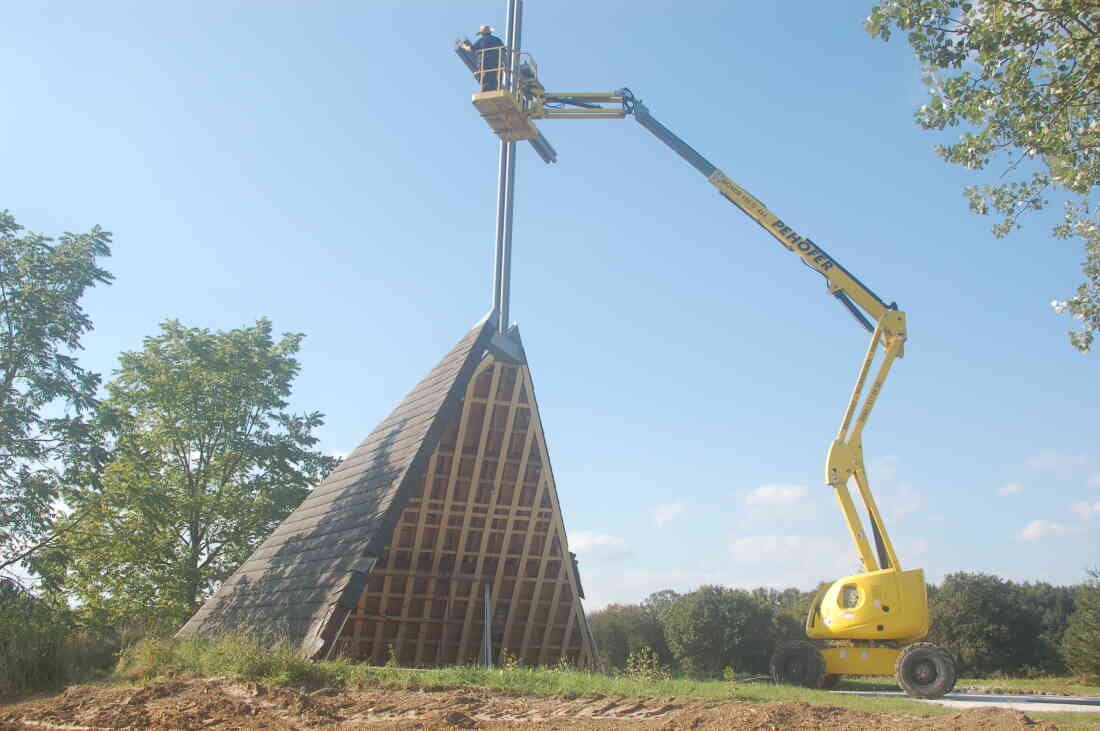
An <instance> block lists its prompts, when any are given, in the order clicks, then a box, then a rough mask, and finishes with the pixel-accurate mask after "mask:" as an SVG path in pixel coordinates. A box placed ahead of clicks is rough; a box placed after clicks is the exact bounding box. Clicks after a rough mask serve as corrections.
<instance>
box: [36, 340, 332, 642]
mask: <svg viewBox="0 0 1100 731" xmlns="http://www.w3.org/2000/svg"><path fill="white" fill-rule="evenodd" d="M302 337H303V336H302V335H300V334H287V335H284V336H282V338H281V339H280V340H278V341H275V340H274V339H273V338H272V332H271V323H270V322H269V321H268V320H266V319H264V320H259V321H258V322H257V323H256V324H255V325H252V326H250V327H243V328H239V329H236V330H229V331H226V332H210V331H209V330H205V329H198V328H188V327H184V326H183V325H181V324H180V323H179V322H176V321H174V320H173V321H168V322H165V323H164V324H163V325H162V326H161V332H160V334H159V335H156V336H154V337H149V338H146V339H145V342H144V347H143V348H142V350H140V351H137V352H126V353H123V354H122V355H121V356H120V360H119V368H118V370H117V371H116V373H115V378H114V380H113V381H112V382H111V383H110V384H108V392H109V396H108V398H106V399H105V401H104V403H103V410H102V413H103V417H102V421H101V424H102V428H103V434H104V438H105V440H106V442H107V445H106V446H108V447H109V448H110V449H111V452H112V459H111V460H110V462H109V463H108V464H107V466H106V467H105V469H104V470H103V475H102V479H101V480H100V484H99V485H98V486H97V487H95V488H94V489H87V488H86V489H73V490H70V491H69V492H68V493H67V494H66V500H67V501H68V502H69V503H70V504H72V505H73V506H75V507H76V508H77V509H78V510H84V511H85V512H86V514H87V517H86V518H85V520H84V522H83V523H82V525H81V526H79V528H77V529H76V530H74V531H72V532H71V533H69V534H68V536H67V538H66V540H65V542H64V544H63V545H62V546H61V547H59V549H58V550H56V551H52V552H51V553H49V554H46V557H45V559H44V561H43V566H42V569H43V573H44V575H46V576H47V577H49V579H50V580H51V582H52V584H53V585H54V586H57V587H59V588H61V589H65V590H68V591H70V592H71V593H72V594H73V595H75V596H76V597H77V598H78V599H79V601H80V603H81V605H82V606H83V608H84V610H85V611H86V612H88V613H90V614H91V615H93V616H94V617H95V618H96V619H98V620H101V621H104V622H111V623H117V622H120V621H142V622H144V623H149V621H150V620H151V619H152V620H155V622H154V624H159V625H161V626H162V627H165V628H168V627H173V626H175V625H177V624H178V623H179V622H181V621H183V620H185V619H186V618H187V616H188V615H189V614H190V613H192V612H193V611H194V610H195V609H196V608H197V607H198V606H199V604H200V603H201V602H202V601H203V600H204V599H205V598H206V597H208V596H209V595H210V594H211V593H212V592H213V591H214V590H215V589H216V587H217V586H218V584H219V583H220V582H221V581H223V580H224V579H225V578H226V577H227V576H228V575H229V574H230V573H231V572H232V571H233V570H234V569H236V568H237V566H239V565H240V564H241V562H242V561H243V560H244V559H245V558H246V557H247V556H248V554H249V553H251V552H252V551H253V550H254V549H255V547H256V546H257V544H258V543H259V542H260V541H261V540H262V539H263V538H265V537H266V536H267V535H268V534H269V533H270V532H271V531H272V530H273V529H274V528H275V526H276V525H278V523H279V522H281V521H282V520H283V518H285V517H286V516H287V514H288V513H289V512H290V511H291V510H293V509H294V508H295V507H296V506H297V505H298V504H299V503H300V502H301V501H302V499H303V498H304V497H305V496H306V494H307V492H308V491H309V490H310V488H311V487H312V486H314V485H315V484H316V483H317V482H318V481H319V480H320V479H321V478H322V477H323V476H324V475H325V474H327V473H328V472H329V471H330V470H331V469H332V468H333V467H334V466H335V463H336V460H334V459H333V458H331V457H327V456H325V455H324V454H322V453H321V452H320V451H318V450H316V449H315V445H316V444H317V438H316V437H315V436H314V430H315V429H316V428H317V427H319V426H320V425H321V424H322V415H321V414H320V413H318V412H312V413H306V414H300V415H295V414H292V413H290V412H288V411H287V402H286V399H287V398H288V397H289V395H290V393H291V386H292V383H293V381H294V378H295V376H297V374H298V370H299V365H298V361H297V360H296V359H295V357H294V356H295V354H296V353H297V352H298V349H299V345H300V343H301V340H302Z"/></svg>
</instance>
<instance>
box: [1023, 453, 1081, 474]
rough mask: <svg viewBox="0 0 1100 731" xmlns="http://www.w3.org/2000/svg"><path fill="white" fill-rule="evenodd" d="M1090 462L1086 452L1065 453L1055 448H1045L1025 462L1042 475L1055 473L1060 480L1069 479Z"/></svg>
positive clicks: (1029, 467) (1028, 466)
mask: <svg viewBox="0 0 1100 731" xmlns="http://www.w3.org/2000/svg"><path fill="white" fill-rule="evenodd" d="M1088 463H1089V458H1088V457H1087V456H1086V455H1084V454H1065V453H1063V452H1055V451H1054V450H1050V449H1047V450H1043V451H1042V452H1039V453H1038V454H1036V455H1033V456H1031V457H1028V458H1027V460H1026V461H1025V462H1024V464H1025V465H1027V468H1028V469H1030V470H1032V471H1034V472H1037V473H1039V474H1041V475H1053V476H1054V477H1057V478H1058V479H1060V480H1068V479H1070V478H1071V477H1073V475H1074V474H1075V473H1077V472H1079V471H1080V470H1081V469H1082V468H1084V467H1085V466H1086V465H1088Z"/></svg>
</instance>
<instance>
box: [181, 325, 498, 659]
mask: <svg viewBox="0 0 1100 731" xmlns="http://www.w3.org/2000/svg"><path fill="white" fill-rule="evenodd" d="M495 322H496V320H495V316H493V315H492V314H490V315H487V316H486V317H485V319H483V320H482V321H481V322H479V323H478V324H477V325H476V326H474V328H473V329H472V330H470V332H468V333H467V334H466V336H465V337H463V338H462V339H461V340H460V341H459V342H458V343H457V344H456V345H455V346H454V348H452V349H451V351H450V352H449V353H448V354H447V355H446V356H444V358H443V359H442V360H441V361H440V362H439V363H438V364H437V365H436V366H435V368H433V369H432V370H431V371H430V372H429V373H428V375H427V376H425V377H424V379H423V380H422V381H421V382H420V383H419V384H418V385H417V386H416V387H415V388H414V389H413V390H412V391H410V392H409V393H408V395H407V396H405V398H404V399H403V400H402V401H401V403H400V404H398V406H397V408H396V409H394V410H393V412H392V413H391V414H390V415H389V416H387V417H386V418H385V419H384V420H383V421H382V423H380V424H379V425H378V426H377V427H376V428H375V429H374V431H372V432H371V433H370V435H369V436H368V437H367V438H366V440H365V441H364V442H363V443H362V444H360V445H359V446H358V447H357V448H356V449H355V451H354V452H352V453H351V454H350V455H349V456H348V457H347V459H345V460H344V461H343V462H342V463H341V464H340V466H339V467H337V468H336V469H335V470H333V472H332V474H330V475H329V476H328V477H327V478H325V480H324V482H322V483H321V484H320V485H319V486H318V487H317V488H316V489H314V490H313V492H311V493H310V494H309V496H308V497H307V498H306V499H305V501H304V502H302V504H301V505H300V506H298V508H297V509H296V510H295V511H294V512H293V513H291V514H290V515H289V516H288V517H287V519H286V520H285V521H283V523H282V524H281V525H280V526H279V527H278V528H276V529H275V532H274V533H272V534H271V536H270V537H269V538H268V539H267V540H266V541H264V543H263V544H262V545H261V546H260V547H259V548H258V549H257V550H256V552H255V553H253V554H252V555H251V556H250V557H249V558H248V560H247V561H245V562H244V564H242V565H241V567H240V568H239V569H238V570H237V572H236V573H234V574H233V575H232V576H231V577H229V579H227V580H226V582H225V583H224V584H222V586H221V588H220V589H219V590H218V591H217V593H216V594H214V596H212V597H211V598H210V599H209V600H207V602H206V603H205V604H203V606H202V607H201V608H200V609H199V610H198V612H196V613H195V615H194V616H193V617H191V619H190V620H189V621H188V622H187V624H185V625H184V626H183V628H182V629H181V630H180V631H179V635H181V636H213V635H217V634H222V633H225V632H229V631H234V630H248V631H255V630H256V629H257V628H263V629H264V630H266V631H271V632H276V633H278V634H280V635H285V636H286V638H287V639H289V641H290V643H291V645H292V646H294V647H297V648H299V649H300V650H301V651H302V652H303V654H305V655H307V656H309V657H313V658H318V657H324V656H325V655H327V654H328V652H329V650H330V648H331V647H332V644H333V641H334V640H335V638H336V636H337V635H338V633H339V632H340V628H341V626H342V625H343V623H344V621H345V620H346V618H347V616H348V614H349V612H350V611H351V610H352V609H354V608H355V605H356V602H357V600H358V599H359V597H360V595H361V594H362V593H363V589H364V587H365V586H366V583H367V577H368V575H369V574H370V572H371V570H372V568H373V567H374V565H375V563H376V562H377V560H378V557H379V556H380V554H381V552H382V551H383V550H384V548H385V546H386V543H387V542H388V540H389V539H390V536H391V535H392V533H393V529H394V525H395V524H396V523H397V521H398V520H399V518H400V517H401V510H402V508H403V507H404V506H405V504H406V503H407V502H408V499H409V496H410V494H411V491H412V490H413V488H414V487H415V485H416V484H417V482H418V480H420V479H421V478H422V477H423V472H424V469H425V467H426V465H427V462H428V459H429V458H430V456H431V455H432V453H433V451H434V450H435V448H436V445H437V444H438V442H439V437H440V435H441V433H442V431H443V428H444V427H445V426H446V424H447V423H448V422H450V421H453V420H454V419H455V418H456V412H457V409H458V405H459V401H460V399H461V398H462V394H463V393H464V391H465V389H466V387H467V385H468V383H469V381H470V379H471V377H472V376H473V373H474V370H475V369H476V367H477V365H478V362H479V361H480V359H481V358H482V356H483V355H484V353H485V352H486V349H487V348H489V347H490V340H491V338H492V335H493V332H494V330H495Z"/></svg>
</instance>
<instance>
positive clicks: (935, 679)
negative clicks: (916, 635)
mask: <svg viewBox="0 0 1100 731" xmlns="http://www.w3.org/2000/svg"><path fill="white" fill-rule="evenodd" d="M894 678H895V679H896V680H897V681H898V685H900V686H901V689H902V690H904V691H905V692H906V693H907V694H908V695H911V696H913V697H914V698H939V697H941V696H943V695H945V694H947V693H950V692H951V691H952V690H953V689H954V687H955V680H956V678H957V672H956V670H955V660H954V659H953V658H952V657H951V655H950V654H949V653H948V652H947V650H945V649H943V648H942V647H940V646H939V645H933V644H932V643H931V642H917V643H914V644H912V645H909V647H906V648H905V649H904V650H902V651H901V654H900V655H898V659H897V662H896V663H894Z"/></svg>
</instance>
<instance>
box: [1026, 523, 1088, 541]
mask: <svg viewBox="0 0 1100 731" xmlns="http://www.w3.org/2000/svg"><path fill="white" fill-rule="evenodd" d="M1074 532H1076V531H1074V529H1073V528H1071V527H1069V526H1068V525H1062V524H1061V523H1055V522H1054V521H1052V520H1033V521H1031V522H1030V523H1028V524H1027V525H1026V526H1025V527H1024V529H1023V530H1022V531H1020V535H1019V537H1020V538H1022V539H1023V540H1025V541H1037V540H1039V539H1041V538H1046V537H1047V536H1064V535H1067V534H1069V533H1074Z"/></svg>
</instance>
